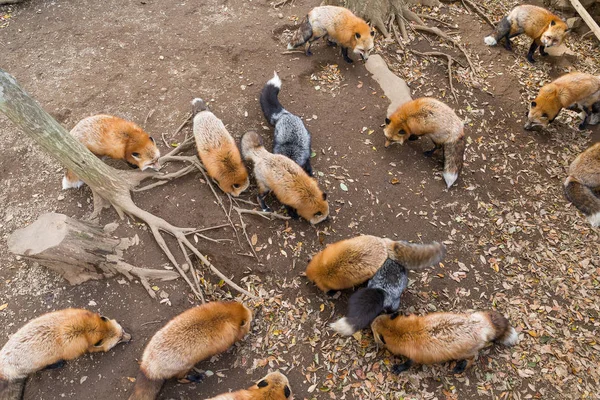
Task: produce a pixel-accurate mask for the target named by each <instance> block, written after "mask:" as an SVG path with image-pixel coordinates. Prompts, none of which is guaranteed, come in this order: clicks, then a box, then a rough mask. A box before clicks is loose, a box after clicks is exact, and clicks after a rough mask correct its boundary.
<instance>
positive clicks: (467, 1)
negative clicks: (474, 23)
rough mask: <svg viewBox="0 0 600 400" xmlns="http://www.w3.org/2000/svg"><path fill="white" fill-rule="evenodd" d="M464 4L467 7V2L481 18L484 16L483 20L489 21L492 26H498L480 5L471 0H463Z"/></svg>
mask: <svg viewBox="0 0 600 400" xmlns="http://www.w3.org/2000/svg"><path fill="white" fill-rule="evenodd" d="M462 2H463V5H464V6H465V8H467V4H468V5H469V7H470V8H471V9H472V10H473V11H475V13H476V14H478V15H479V16H480V17H481V18H483V20H484V21H485V22H487V23H488V25H490V26H491V27H492V28H496V25H494V23H493V22H492V21H491V20H490V19H489V17H488V16H487V15H485V13H484V12H483V10H481V8H479V6H478V5H477V4H475V3H473V2H472V1H471V0H462Z"/></svg>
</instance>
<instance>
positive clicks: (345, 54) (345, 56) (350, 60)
mask: <svg viewBox="0 0 600 400" xmlns="http://www.w3.org/2000/svg"><path fill="white" fill-rule="evenodd" d="M342 56H343V57H344V61H346V62H347V63H348V64H352V63H353V62H354V61H352V59H351V58H350V57H348V48H347V47H344V46H342Z"/></svg>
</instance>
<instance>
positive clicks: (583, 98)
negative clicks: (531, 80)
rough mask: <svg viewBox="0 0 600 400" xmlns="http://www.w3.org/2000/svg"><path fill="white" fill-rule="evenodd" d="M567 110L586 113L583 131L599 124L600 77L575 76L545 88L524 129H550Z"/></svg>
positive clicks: (581, 126) (532, 103)
mask: <svg viewBox="0 0 600 400" xmlns="http://www.w3.org/2000/svg"><path fill="white" fill-rule="evenodd" d="M563 108H567V109H570V110H582V111H583V112H584V118H583V121H582V122H581V123H580V124H579V129H581V130H583V129H585V128H586V126H587V124H588V123H589V124H597V123H598V121H597V119H598V113H599V112H600V76H594V75H590V74H585V73H583V72H571V73H569V74H566V75H563V76H561V77H560V78H558V79H556V80H555V81H553V82H550V83H549V84H547V85H544V86H543V87H542V88H541V89H540V92H539V94H538V96H537V97H536V98H535V100H533V101H532V102H531V108H530V109H529V114H527V122H526V123H525V126H524V128H525V129H527V130H533V129H537V128H543V127H546V126H548V124H549V123H551V122H552V121H554V119H555V118H556V117H557V116H558V113H560V111H561V110H562V109H563Z"/></svg>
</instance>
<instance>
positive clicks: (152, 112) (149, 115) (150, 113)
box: [144, 108, 155, 126]
mask: <svg viewBox="0 0 600 400" xmlns="http://www.w3.org/2000/svg"><path fill="white" fill-rule="evenodd" d="M154 111H155V110H154V108H153V109H152V110H150V112H149V113H148V114H147V115H146V119H145V120H144V126H146V124H147V123H148V120H149V119H150V117H151V116H152V114H154Z"/></svg>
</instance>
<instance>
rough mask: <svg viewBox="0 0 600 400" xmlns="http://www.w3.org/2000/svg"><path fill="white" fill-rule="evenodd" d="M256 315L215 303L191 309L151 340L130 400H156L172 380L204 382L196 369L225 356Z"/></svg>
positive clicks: (236, 306) (235, 304)
mask: <svg viewBox="0 0 600 400" xmlns="http://www.w3.org/2000/svg"><path fill="white" fill-rule="evenodd" d="M251 322H252V312H251V311H250V310H249V309H248V308H246V307H245V306H244V305H243V304H241V303H238V302H235V301H230V302H212V303H206V304H203V305H201V306H198V307H194V308H191V309H189V310H187V311H184V312H183V313H181V314H179V315H178V316H176V317H175V318H173V319H172V320H171V321H169V322H168V323H167V324H166V325H165V326H164V327H163V328H162V329H160V330H159V331H158V332H156V334H155V335H154V336H153V337H152V339H150V342H149V343H148V345H146V349H145V350H144V355H143V356H142V362H141V364H140V372H139V374H138V376H137V379H136V383H135V388H134V390H133V394H132V395H131V396H130V397H129V400H153V399H155V398H156V396H158V393H159V392H160V390H161V388H162V385H163V384H164V382H165V380H167V379H170V378H178V379H187V380H188V381H195V382H199V381H201V380H202V379H203V378H204V376H203V375H201V374H197V373H193V372H191V373H190V370H191V369H192V367H193V366H194V365H195V364H196V363H198V362H200V361H202V360H204V359H206V358H208V357H212V356H214V355H216V354H219V353H222V352H224V351H225V350H227V349H228V348H229V347H231V346H232V345H233V344H234V343H235V342H237V341H239V340H242V338H243V337H244V336H246V334H247V333H248V331H249V330H250V324H251Z"/></svg>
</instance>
